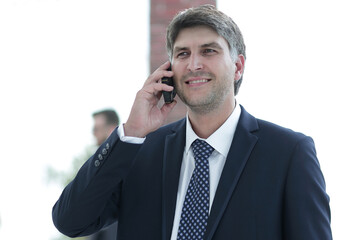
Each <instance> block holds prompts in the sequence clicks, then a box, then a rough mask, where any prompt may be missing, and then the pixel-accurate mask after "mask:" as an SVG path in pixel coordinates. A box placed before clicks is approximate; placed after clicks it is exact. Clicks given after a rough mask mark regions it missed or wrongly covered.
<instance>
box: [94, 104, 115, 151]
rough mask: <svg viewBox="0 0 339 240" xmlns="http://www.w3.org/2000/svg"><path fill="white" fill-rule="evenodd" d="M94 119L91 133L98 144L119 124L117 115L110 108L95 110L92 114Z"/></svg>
mask: <svg viewBox="0 0 339 240" xmlns="http://www.w3.org/2000/svg"><path fill="white" fill-rule="evenodd" d="M92 117H93V120H94V126H93V135H94V137H95V139H96V142H97V145H98V146H100V145H101V144H102V143H103V142H104V141H105V140H106V139H107V138H108V137H109V135H111V133H112V132H113V130H114V129H115V128H116V127H117V126H118V125H119V116H118V114H117V113H116V112H115V111H114V110H112V109H106V110H101V111H97V112H95V113H93V114H92Z"/></svg>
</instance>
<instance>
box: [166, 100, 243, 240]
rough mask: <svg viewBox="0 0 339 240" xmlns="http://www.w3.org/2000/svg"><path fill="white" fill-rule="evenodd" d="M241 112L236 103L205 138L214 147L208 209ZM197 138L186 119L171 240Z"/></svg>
mask: <svg viewBox="0 0 339 240" xmlns="http://www.w3.org/2000/svg"><path fill="white" fill-rule="evenodd" d="M240 113H241V108H240V106H239V104H236V106H235V108H234V110H233V112H232V114H231V115H230V116H229V118H228V119H227V120H226V122H225V123H224V124H223V125H221V126H220V127H219V128H218V129H217V130H216V131H215V132H214V133H213V134H212V135H211V136H209V137H208V138H207V139H203V140H205V141H206V142H207V143H208V144H209V145H211V146H212V147H213V148H214V151H213V153H212V154H211V156H210V157H209V159H208V161H209V165H210V206H209V207H210V209H209V211H211V207H212V203H213V199H214V196H215V192H216V190H217V187H218V183H219V179H220V176H221V172H222V170H223V168H224V165H225V162H226V157H227V155H228V151H229V150H230V147H231V143H232V140H233V136H234V132H235V129H236V127H237V125H238V121H239V117H240ZM196 139H202V138H199V137H198V136H197V135H196V134H195V132H194V131H193V129H192V126H191V123H190V121H189V120H188V117H187V121H186V146H185V150H184V155H183V158H182V163H181V172H180V179H179V186H178V193H177V204H176V208H175V215H174V221H173V228H172V235H171V240H176V239H177V235H178V229H179V223H180V217H181V210H182V207H183V205H184V200H185V195H186V191H187V188H188V184H189V182H190V179H191V176H192V174H193V170H194V166H195V163H194V162H195V161H194V155H193V150H192V147H191V145H192V143H193V142H194V141H195V140H196Z"/></svg>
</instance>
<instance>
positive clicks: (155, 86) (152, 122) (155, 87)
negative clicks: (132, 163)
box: [124, 62, 176, 137]
mask: <svg viewBox="0 0 339 240" xmlns="http://www.w3.org/2000/svg"><path fill="white" fill-rule="evenodd" d="M169 68H170V62H166V63H164V64H163V65H161V66H160V67H159V68H158V69H157V70H155V71H154V72H153V73H152V74H151V75H150V76H149V77H148V79H147V80H146V81H145V84H144V86H143V88H142V89H141V90H139V91H138V93H137V95H136V98H135V100H134V103H133V106H132V109H131V112H130V115H129V118H128V120H127V122H126V123H125V125H124V130H125V135H126V136H134V137H145V136H146V135H147V134H148V133H150V132H152V131H155V130H156V129H158V128H159V127H161V126H162V125H163V124H164V122H165V120H166V118H167V116H168V114H169V113H170V112H171V111H172V109H173V107H174V106H175V104H176V101H174V100H173V99H170V101H168V103H167V104H164V105H163V106H160V107H159V106H158V103H159V100H160V97H161V94H162V93H163V92H172V95H173V91H174V86H171V85H168V84H166V83H162V79H163V78H172V76H173V72H172V71H168V69H169ZM172 81H173V80H172ZM173 85H174V84H173ZM174 92H175V91H174Z"/></svg>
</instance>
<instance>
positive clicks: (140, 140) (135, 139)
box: [117, 124, 146, 144]
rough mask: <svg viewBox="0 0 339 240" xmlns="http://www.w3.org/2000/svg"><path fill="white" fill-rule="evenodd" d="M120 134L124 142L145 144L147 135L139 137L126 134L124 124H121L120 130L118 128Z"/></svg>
mask: <svg viewBox="0 0 339 240" xmlns="http://www.w3.org/2000/svg"><path fill="white" fill-rule="evenodd" d="M117 133H118V136H119V138H120V140H121V141H122V142H126V143H133V144H143V143H144V141H145V139H146V137H144V138H139V137H129V136H125V132H124V125H123V124H122V125H119V127H118V130H117Z"/></svg>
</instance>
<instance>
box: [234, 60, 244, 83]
mask: <svg viewBox="0 0 339 240" xmlns="http://www.w3.org/2000/svg"><path fill="white" fill-rule="evenodd" d="M244 67H245V57H244V55H242V54H239V56H238V59H237V61H236V62H235V74H234V81H238V80H239V79H240V78H241V76H242V74H243V73H244Z"/></svg>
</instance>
